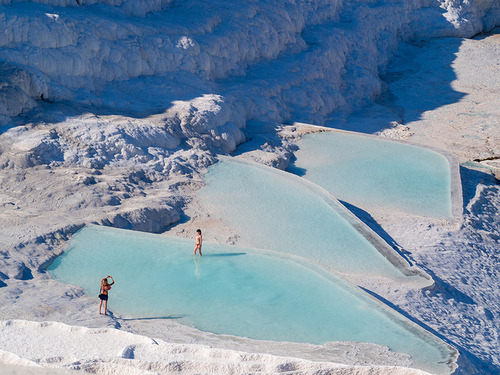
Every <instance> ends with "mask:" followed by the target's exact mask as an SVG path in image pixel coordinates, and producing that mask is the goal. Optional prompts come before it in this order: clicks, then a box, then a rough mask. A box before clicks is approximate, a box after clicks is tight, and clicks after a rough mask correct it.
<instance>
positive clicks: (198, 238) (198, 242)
mask: <svg viewBox="0 0 500 375" xmlns="http://www.w3.org/2000/svg"><path fill="white" fill-rule="evenodd" d="M196 233H197V234H196V244H195V245H194V251H193V255H196V250H198V252H199V253H200V256H202V254H201V243H202V241H203V237H202V236H201V229H197V230H196Z"/></svg>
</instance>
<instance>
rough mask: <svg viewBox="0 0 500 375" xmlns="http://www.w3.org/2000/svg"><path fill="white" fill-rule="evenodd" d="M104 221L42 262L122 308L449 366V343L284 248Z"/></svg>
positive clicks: (210, 327) (435, 367) (439, 369)
mask: <svg viewBox="0 0 500 375" xmlns="http://www.w3.org/2000/svg"><path fill="white" fill-rule="evenodd" d="M192 248H193V241H188V240H182V239H174V238H170V237H166V236H159V235H151V234H145V233H138V232H132V231H125V230H119V229H112V228H106V227H96V226H91V227H86V228H84V229H83V230H81V231H80V232H78V233H77V234H76V235H75V236H74V237H73V239H72V240H71V241H70V244H69V249H68V251H67V252H65V253H64V254H63V255H62V256H60V257H59V258H57V259H56V260H55V261H54V262H53V263H52V265H51V266H50V267H49V269H48V272H49V273H50V274H51V275H52V276H53V277H54V278H56V279H58V280H60V281H62V282H65V283H69V284H73V285H76V286H79V287H82V288H83V289H84V290H85V292H86V293H87V294H88V295H89V296H91V297H95V298H96V306H97V294H98V292H99V281H100V278H101V277H103V276H104V275H106V274H111V275H112V276H113V277H114V279H115V281H116V285H115V286H113V288H112V290H111V292H110V301H109V307H110V309H111V310H112V311H116V312H119V313H120V314H122V315H124V316H125V317H131V318H132V317H165V318H167V317H177V318H180V321H182V322H183V323H185V324H187V325H190V326H192V327H196V328H198V329H200V330H203V331H208V332H214V333H219V334H230V335H237V336H242V337H249V338H253V339H259V340H274V341H292V342H308V343H313V344H323V343H326V342H328V341H358V342H371V343H376V344H383V345H387V346H389V348H391V349H392V350H393V351H396V352H402V353H408V354H410V355H411V356H412V361H413V365H414V366H415V367H417V368H421V369H424V370H427V371H432V372H434V373H442V374H448V373H449V372H450V371H449V369H448V366H447V365H446V364H445V363H446V361H448V360H449V359H450V356H451V354H452V352H451V351H450V348H449V347H448V346H447V345H445V344H444V343H443V342H441V341H440V340H438V339H436V338H435V337H434V336H432V335H430V334H429V333H427V332H425V331H423V330H422V329H420V328H418V327H417V326H415V325H413V324H412V323H411V322H409V321H407V320H406V319H403V318H402V317H400V316H399V315H397V314H394V313H392V312H391V310H389V309H388V308H386V307H385V306H384V305H382V304H380V303H378V302H376V301H374V300H372V299H371V298H370V297H367V296H366V295H365V294H364V293H363V292H361V291H360V290H358V289H357V288H355V287H353V286H351V285H350V284H347V283H346V282H344V281H342V280H341V279H339V278H337V277H335V276H333V275H329V274H327V273H325V272H324V271H322V269H319V268H316V267H315V266H313V265H312V264H311V265H308V264H307V262H305V264H302V263H298V262H297V261H295V260H292V259H289V258H287V257H281V256H275V255H271V254H270V253H266V252H261V251H256V250H251V249H245V248H239V247H235V246H223V245H212V244H205V245H204V249H203V250H204V251H203V252H204V254H205V255H204V256H203V257H202V258H201V259H200V258H199V257H197V258H193V255H192Z"/></svg>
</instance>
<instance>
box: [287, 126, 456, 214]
mask: <svg viewBox="0 0 500 375" xmlns="http://www.w3.org/2000/svg"><path fill="white" fill-rule="evenodd" d="M297 145H298V146H299V150H298V151H296V152H295V154H294V155H295V157H296V161H295V162H294V165H293V166H291V167H290V168H289V169H288V171H289V172H292V173H294V174H297V175H299V176H302V177H303V178H305V179H307V180H309V181H311V182H314V183H315V184H317V185H319V186H321V187H323V188H324V189H326V190H327V191H328V192H330V193H331V194H332V195H333V196H334V197H335V198H337V199H339V200H341V201H346V202H348V203H350V204H353V205H355V206H358V207H361V208H370V207H380V208H386V209H390V210H398V211H402V212H407V213H411V214H416V215H422V216H429V217H451V216H452V200H451V174H450V166H449V163H448V160H447V159H446V157H444V156H443V155H441V154H439V153H437V152H434V151H431V150H429V149H425V148H421V147H416V146H412V145H408V144H402V143H397V142H391V141H385V140H380V139H375V138H373V137H367V136H361V135H354V134H349V133H342V132H322V133H314V134H308V135H305V136H304V137H302V139H300V140H299V142H298V143H297Z"/></svg>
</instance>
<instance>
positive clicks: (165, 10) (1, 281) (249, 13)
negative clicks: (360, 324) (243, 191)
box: [0, 0, 500, 374]
mask: <svg viewBox="0 0 500 375" xmlns="http://www.w3.org/2000/svg"><path fill="white" fill-rule="evenodd" d="M499 23H500V5H499V4H498V2H495V1H494V0H476V1H470V2H465V1H441V2H434V1H430V0H424V1H401V2H383V1H370V2H366V1H350V2H344V3H341V2H331V1H326V0H325V1H321V0H318V1H315V2H308V1H304V2H301V1H298V2H294V3H293V4H292V3H289V2H276V3H272V4H271V3H270V2H267V1H258V2H254V3H250V4H247V3H243V2H237V1H218V2H215V3H214V2H209V3H207V2H203V1H195V0H190V1H186V2H182V3H177V2H170V1H161V0H149V1H145V2H136V1H132V0H127V1H120V0H116V1H115V0H106V1H98V0H78V1H70V0H43V1H42V0H40V1H35V2H31V3H29V2H18V1H9V0H0V29H2V30H3V33H1V34H0V59H1V60H2V61H1V63H0V125H3V128H0V129H2V130H0V132H1V131H4V132H3V133H2V134H0V186H1V189H0V301H1V303H0V319H2V320H7V319H25V320H36V321H52V320H53V321H59V322H64V323H68V324H72V325H81V326H86V327H115V328H119V329H121V330H127V331H131V332H134V333H138V334H145V335H147V336H149V337H155V338H161V339H163V340H165V341H168V342H175V343H184V344H193V343H197V344H204V345H210V346H212V347H217V348H221V349H236V350H242V351H246V352H254V353H271V354H274V355H282V356H287V357H289V356H294V357H300V358H303V359H307V360H314V361H334V362H335V361H336V362H339V363H348V364H357V365H363V364H364V365H366V364H371V365H403V366H404V365H408V358H407V357H405V356H401V355H397V354H394V353H390V352H388V351H387V349H385V348H381V347H377V346H373V345H356V344H353V343H340V344H327V345H325V346H313V345H301V344H287V343H269V342H255V341H252V340H246V339H239V338H234V337H227V336H220V335H212V334H206V333H203V332H199V331H197V330H195V329H191V328H189V327H184V326H181V325H179V324H178V323H176V322H175V320H165V319H149V320H125V319H121V318H120V317H119V316H111V317H108V318H105V317H96V315H95V301H94V300H93V299H90V298H88V297H86V296H84V295H83V293H82V291H81V290H79V289H78V288H75V287H72V286H68V285H63V284H61V283H58V282H56V281H54V280H51V279H50V278H49V277H48V276H47V275H46V274H45V273H44V272H43V269H44V266H45V265H46V264H47V262H48V261H50V260H51V259H53V257H54V256H55V255H57V254H59V253H60V252H61V251H62V246H63V245H64V243H65V242H66V240H67V239H68V238H69V237H70V236H71V234H73V233H74V232H75V231H76V230H77V229H78V228H80V227H81V226H82V225H84V224H85V223H103V224H106V225H113V226H117V227H122V228H130V229H138V230H145V231H151V232H163V231H165V230H167V229H170V232H171V233H177V234H179V235H187V233H186V232H185V230H186V229H189V228H191V226H193V225H194V226H196V225H198V224H199V223H203V224H204V227H207V228H214V229H217V230H219V232H217V234H216V235H215V236H213V239H215V240H218V241H223V242H225V241H229V242H231V241H232V242H234V241H236V240H237V237H235V235H237V233H232V232H231V230H230V228H225V227H224V226H223V225H221V223H220V222H219V221H218V220H217V219H216V218H213V217H208V216H207V213H206V212H203V211H202V210H199V207H198V206H197V202H196V200H195V197H194V196H193V194H192V192H193V191H194V190H195V189H196V188H197V187H199V186H200V184H201V175H202V174H203V172H204V171H205V168H206V167H207V166H208V165H210V164H211V163H213V162H215V160H216V156H217V154H219V153H228V152H232V151H234V150H235V149H236V147H237V145H238V144H240V143H241V142H243V141H245V140H247V141H248V142H246V143H243V144H242V145H241V146H240V148H239V149H237V150H236V152H237V153H241V154H245V157H250V158H253V159H254V160H257V161H260V162H263V163H265V164H268V165H272V166H276V167H280V168H285V167H286V166H287V165H288V163H289V160H290V157H291V155H292V154H291V152H292V151H293V149H294V146H293V143H291V142H290V141H289V140H284V139H282V138H280V137H277V136H276V133H275V131H274V127H275V124H276V123H280V122H283V121H290V122H293V121H309V122H315V123H318V124H323V123H325V122H326V123H328V124H330V125H332V126H335V127H341V128H342V127H343V128H348V129H350V130H362V131H367V132H379V131H380V132H381V134H382V135H385V136H390V137H396V138H397V137H402V138H409V139H410V140H411V141H413V142H417V143H422V144H425V145H432V146H435V147H438V148H443V149H445V150H447V151H449V152H451V153H452V154H454V155H455V156H457V157H458V158H459V160H460V161H461V162H470V161H474V160H476V159H477V160H482V159H487V158H495V157H498V156H499V150H498V147H499V130H498V129H499V128H498V121H499V120H498V119H499V113H498V108H500V105H499V104H500V103H499V98H498V92H499V91H500V90H499V82H500V78H499V77H498V73H499V69H498V61H499V60H500V59H499V50H500V47H499V44H498V36H489V37H487V38H484V37H479V38H475V39H472V40H468V39H459V38H445V39H431V40H430V41H429V38H431V37H442V36H448V37H449V36H453V37H457V36H462V37H470V36H472V35H474V34H476V33H478V32H480V31H484V30H489V29H491V28H492V27H493V26H495V25H498V24H499ZM401 41H411V44H401V47H400V49H399V50H398V52H397V53H396V56H395V58H394V59H393V60H391V64H389V65H388V66H387V69H385V68H384V67H385V66H386V64H387V62H388V61H389V58H390V57H391V56H392V55H393V54H394V52H395V51H396V47H397V46H398V44H399V43H400V42H401ZM379 69H380V70H382V71H384V75H383V77H384V79H385V81H381V80H380V79H379ZM384 82H385V83H384ZM385 85H387V87H385ZM429 87H431V89H430V90H429ZM385 88H386V89H387V90H386V91H384V89H385ZM381 92H384V93H385V94H384V95H383V96H382V99H381V100H379V101H378V102H377V103H375V104H370V103H372V99H373V98H375V97H376V96H377V95H378V94H380V93H381ZM363 104H367V105H368V106H365V107H364V108H367V109H365V110H364V112H363V111H362V112H357V113H356V114H355V115H353V116H351V117H350V118H348V120H344V118H345V117H346V116H347V114H348V113H350V111H351V110H352V109H353V108H359V107H360V106H362V105H363ZM328 116H330V117H329V118H328ZM387 128H389V129H387ZM385 129H387V130H385ZM292 138H293V137H292ZM476 163H483V164H484V163H490V165H491V164H492V163H494V160H493V161H491V160H490V161H486V162H476ZM480 167H485V166H484V165H480ZM462 179H463V186H464V198H465V199H464V221H463V224H462V226H461V228H460V229H459V230H457V229H456V228H455V227H454V226H451V225H449V223H446V222H436V221H432V220H428V219H424V218H417V217H408V216H405V217H401V216H398V215H395V214H393V213H387V212H384V211H383V210H370V211H368V212H367V211H366V210H363V208H356V207H352V206H349V205H347V206H348V208H350V209H351V210H352V211H353V212H354V213H356V214H357V215H359V217H361V218H362V219H363V220H365V221H366V222H367V223H369V224H370V225H371V226H372V228H373V229H375V230H376V231H377V232H378V233H379V234H381V235H382V236H383V237H384V238H386V239H387V240H388V241H389V242H390V243H391V244H393V245H394V246H396V247H398V248H400V249H402V250H403V251H406V252H409V256H410V257H411V258H412V259H413V260H414V261H415V262H416V263H417V264H419V265H420V266H422V267H423V268H425V270H426V271H427V272H429V273H430V274H432V275H433V276H434V277H435V279H436V284H437V286H436V288H435V289H434V290H428V291H415V290H406V289H405V288H404V287H400V286H391V287H387V286H384V287H382V286H380V287H379V288H376V287H374V288H373V290H372V292H374V293H377V294H378V295H379V296H381V298H383V299H385V300H386V301H387V302H388V303H389V304H393V305H394V307H395V308H396V309H398V310H399V311H401V312H402V313H404V314H405V315H408V316H409V317H410V318H411V319H413V320H415V321H417V322H419V323H420V324H421V325H423V326H427V327H429V328H430V329H432V330H434V331H435V332H436V333H437V334H438V335H440V336H441V337H442V338H443V339H445V340H446V341H448V342H450V343H451V344H452V345H454V346H456V347H457V348H458V349H459V351H460V353H461V356H460V359H459V365H460V367H459V369H458V372H459V373H463V374H467V373H474V372H476V371H477V372H478V373H491V374H494V373H498V372H499V368H500V362H499V360H498V358H500V348H499V345H498V341H499V330H498V328H497V327H499V326H500V311H499V309H498V306H499V305H500V303H499V302H500V296H499V294H498V280H499V256H500V255H499V237H498V228H499V221H500V220H499V212H498V210H499V207H500V202H499V199H500V198H499V194H498V193H499V185H498V181H497V180H495V179H494V178H493V177H492V175H491V174H489V169H482V170H480V171H477V170H470V169H465V168H463V170H462ZM193 199H194V200H193ZM191 201H193V203H192V204H191V205H188V204H189V202H191ZM186 205H188V206H186ZM189 217H190V218H191V220H190V221H187V219H188V218H189ZM179 220H180V223H181V224H179V225H177V226H176V227H174V228H171V227H170V224H173V223H176V222H178V221H179ZM183 231H184V232H183ZM215 232H216V231H215V230H214V233H215ZM16 324H17V323H16ZM23 324H25V327H32V326H29V324H31V323H29V322H27V323H23ZM49 326H50V325H49ZM56 326H57V325H54V326H52V327H53V328H54V327H56ZM57 327H61V326H57ZM58 329H60V328H57V329H56V328H54V332H57V331H58ZM78 330H82V329H81V328H75V331H78ZM16 332H17V333H18V334H19V335H20V336H21V337H23V335H25V334H26V336H24V337H25V340H23V343H24V344H28V343H29V340H30V337H31V336H29V334H28V333H27V332H26V331H23V330H21V329H20V330H18V331H16ZM39 332H41V331H39ZM79 332H81V331H79ZM40 334H41V333H40ZM114 334H115V333H110V335H114ZM9 335H10V336H9ZM75 335H76V334H75ZM0 337H2V340H0V343H1V344H2V345H6V344H7V343H9V340H7V338H8V337H12V331H10V330H9V329H4V330H2V334H1V336H0ZM75 337H76V336H75ZM129 337H132V336H129ZM134 337H135V336H134ZM134 340H136V338H134ZM137 340H139V341H140V340H142V339H139V338H137ZM165 345H167V344H165ZM168 345H171V344H168ZM168 345H167V346H168ZM186 348H187V349H186V350H188V351H190V353H191V351H193V352H194V351H195V348H194V347H191V346H189V345H187V346H186ZM0 349H3V350H8V351H10V352H13V353H14V354H15V355H17V356H21V357H22V358H24V359H23V360H19V359H17V360H19V361H20V362H16V361H17V360H16V361H14V362H16V363H17V364H18V365H24V364H26V363H24V362H23V361H24V360H30V361H33V360H35V361H42V362H43V364H44V365H47V363H46V362H47V361H46V360H47V357H44V356H43V353H42V356H39V357H36V356H33V355H28V354H27V352H25V351H24V350H25V349H26V347H25V346H23V345H19V346H18V348H17V350H19V351H18V352H16V351H15V350H14V349H13V348H12V347H9V348H7V346H5V347H0ZM35 349H36V348H35ZM204 350H206V353H208V354H207V356H210V355H211V354H210V352H211V351H210V350H208V349H206V348H205V349H204ZM14 354H12V355H14ZM226 354H227V355H228V358H233V357H231V356H232V355H233V354H234V352H231V353H229V352H227V353H226ZM12 355H11V354H5V353H4V354H3V356H2V357H1V358H2V360H3V361H7V360H6V358H10V359H9V360H8V362H10V363H13V361H12V358H16V357H15V356H14V357H12ZM37 355H38V354H37ZM82 355H83V354H82ZM61 356H63V355H61ZM259 356H260V357H259ZM63 357H64V356H63ZM167 357H168V356H167ZM68 358H69V357H65V362H61V363H64V364H66V365H67V364H69V363H71V361H70V360H69V359H68ZM263 358H264V356H263V355H262V354H259V355H258V357H257V359H256V361H257V362H259V361H260V365H262V366H265V363H264V362H266V361H265V360H264V359H263ZM266 358H267V357H266ZM183 360H184V361H188V362H189V361H191V365H192V366H194V367H192V368H194V369H197V368H198V367H196V366H197V364H196V363H195V362H194V361H192V356H191V355H186V357H184V358H183ZM44 361H45V362H44ZM89 361H93V362H92V363H93V366H94V367H93V369H94V370H95V369H98V368H99V369H100V370H99V371H101V370H102V372H109V373H113V371H115V370H113V369H112V366H107V365H106V364H105V363H104V361H103V360H102V358H100V357H99V356H96V357H93V358H92V359H89ZM117 361H118V362H123V361H122V360H118V359H117ZM273 361H274V362H273ZM297 361H298V362H297V363H299V362H300V366H305V367H300V369H299V370H297V371H299V372H305V373H314V372H315V371H320V370H323V369H325V368H323V367H321V366H323V365H311V366H312V367H307V366H309V365H310V364H307V365H306V364H305V362H304V361H299V360H297ZM125 362H128V363H130V362H133V363H134V364H133V366H139V367H138V368H140V366H142V365H140V364H136V362H134V360H131V359H130V358H129V359H128V360H125ZM271 362H272V363H274V365H278V364H280V363H282V362H283V359H279V358H274V359H272V360H271ZM285 362H286V363H289V362H293V361H290V360H286V361H285ZM122 364H123V363H119V365H122ZM274 365H273V366H274ZM99 366H101V367H99ZM186 366H188V365H186ZM231 366H234V367H232V368H230V367H228V369H229V370H228V372H231V369H238V370H235V371H239V369H242V370H241V371H247V368H243V367H238V366H242V364H241V363H238V361H234V362H233V363H232V364H231ZM314 366H320V367H314ZM325 366H332V368H333V367H335V366H334V365H332V364H328V365H325ZM186 368H187V367H186ZM198 369H199V368H198ZM386 370H387V371H389V370H388V369H371V370H369V371H371V372H369V373H378V372H384V371H386ZM9 371H13V372H14V371H17V370H15V369H14V368H10V369H9ZM120 371H123V369H122V370H120ZM130 371H132V370H130ZM193 371H206V372H209V371H210V370H209V369H208V368H205V369H203V370H201V369H200V370H193ZM248 371H250V370H248ZM290 371H292V370H290ZM332 371H333V370H332ZM335 371H337V369H335ZM345 371H351V369H347V370H345ZM353 371H354V370H353ZM359 371H361V370H359ZM363 371H364V370H363ZM390 371H399V370H397V369H395V370H390ZM405 371H409V370H405ZM213 372H217V370H214V371H213ZM334 373H336V372H334ZM340 373H341V372H340ZM346 373H351V372H346ZM384 373H390V372H384ZM395 373H397V372H395Z"/></svg>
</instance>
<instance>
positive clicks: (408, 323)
mask: <svg viewBox="0 0 500 375" xmlns="http://www.w3.org/2000/svg"><path fill="white" fill-rule="evenodd" d="M86 229H88V230H97V231H103V232H105V231H111V232H122V233H126V234H128V235H139V236H144V237H151V238H154V239H164V240H175V241H179V242H186V243H192V241H191V240H190V239H187V238H183V237H177V236H175V235H174V234H170V233H169V234H166V233H168V232H163V233H151V232H143V231H138V230H133V229H124V228H116V227H112V226H107V225H99V224H93V223H91V224H85V225H83V226H82V227H81V228H80V229H78V230H77V231H76V232H75V233H74V234H72V235H71V237H70V238H69V239H68V241H66V243H65V245H64V248H63V251H62V252H61V253H60V254H59V255H58V256H57V257H55V258H54V259H53V261H52V262H51V263H50V264H49V265H47V266H46V267H45V268H44V271H45V272H46V273H47V274H48V276H49V277H50V278H51V279H53V280H55V281H57V282H60V283H64V284H66V283H65V282H63V281H61V280H59V279H57V278H55V277H54V276H53V275H52V273H51V272H50V271H51V270H50V269H49V268H51V267H52V265H53V263H54V261H55V260H56V259H58V258H60V257H61V256H64V255H65V254H67V253H68V252H69V251H71V250H72V246H71V242H72V241H75V240H76V238H75V237H77V236H78V235H80V234H81V232H83V231H84V230H86ZM205 244H210V245H213V246H216V247H228V248H232V247H234V248H235V251H238V250H247V251H249V252H253V253H256V254H259V255H262V256H268V257H271V258H275V259H280V260H284V261H288V262H292V263H293V264H296V265H297V266H299V267H304V268H306V269H308V270H310V271H312V272H315V273H317V274H318V277H321V278H324V279H326V280H327V281H328V282H330V283H333V284H335V285H339V287H340V288H341V289H343V290H345V291H347V292H348V293H351V294H353V295H354V297H355V298H359V299H361V300H362V301H363V300H365V301H370V302H372V303H373V304H374V307H373V308H374V309H376V310H377V311H379V312H380V313H382V314H383V315H385V316H386V317H387V318H388V319H389V320H390V321H392V322H393V323H394V324H397V325H399V326H400V327H403V329H405V330H407V331H409V332H410V333H411V334H413V335H415V336H417V337H419V338H420V339H421V340H423V341H425V342H427V343H430V344H431V345H434V346H436V347H437V348H438V351H439V352H440V354H441V355H442V357H443V358H447V359H448V360H447V362H446V366H447V367H448V369H449V370H450V374H452V373H453V372H454V371H455V370H456V368H458V364H457V361H458V357H459V356H460V353H459V351H458V350H457V349H456V348H455V347H453V346H452V345H451V344H450V343H448V342H447V341H445V340H444V339H443V338H441V337H439V336H437V335H436V334H434V333H432V332H431V331H430V330H429V329H427V328H424V327H423V326H421V325H420V324H418V323H417V322H416V321H414V320H412V319H410V318H409V317H408V316H405V315H403V314H402V313H401V312H399V311H397V310H396V309H394V308H392V307H391V306H389V305H388V304H386V303H385V302H383V301H382V300H380V299H378V298H376V297H375V296H374V295H373V294H372V293H368V292H367V291H366V290H364V288H362V287H360V286H358V285H356V284H354V283H353V282H351V281H349V280H347V279H345V278H344V277H343V276H342V275H340V274H338V272H336V271H335V270H332V269H330V268H328V267H326V266H324V265H322V264H321V263H319V262H317V261H314V260H312V259H309V258H306V257H302V256H300V255H295V254H289V253H285V252H281V251H275V250H268V249H261V248H257V247H251V246H246V245H245V246H244V247H243V246H238V245H228V244H222V243H217V242H209V241H205ZM222 251H223V250H222ZM67 285H73V284H67ZM74 286H75V287H77V288H80V289H83V288H82V287H80V286H76V285H74ZM85 295H86V296H87V297H89V298H91V296H89V295H87V294H86V293H85ZM370 308H372V307H370ZM120 315H122V314H120ZM118 319H120V318H118ZM180 324H182V325H185V326H187V327H190V328H192V329H195V330H197V331H199V332H203V333H208V334H213V335H216V336H226V337H236V338H237V337H242V338H245V339H248V340H252V341H260V342H271V343H272V342H280V343H296V342H294V341H279V340H260V339H253V338H250V337H246V336H237V335H234V334H226V333H215V332H210V331H203V330H201V329H199V328H196V327H194V326H191V325H188V324H185V323H180ZM342 342H354V343H361V344H362V343H367V342H365V341H352V340H350V341H327V342H325V343H323V344H311V343H308V342H297V343H301V344H311V345H318V346H322V345H326V344H328V343H342ZM372 344H374V345H379V346H386V347H388V346H387V345H385V344H376V343H372ZM388 348H389V347H388ZM389 349H390V350H391V351H392V352H394V353H403V354H408V355H409V356H410V357H411V358H413V356H412V355H411V354H410V353H406V352H401V351H396V350H395V349H391V348H389ZM411 368H417V369H418V367H411ZM424 371H428V370H424Z"/></svg>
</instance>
